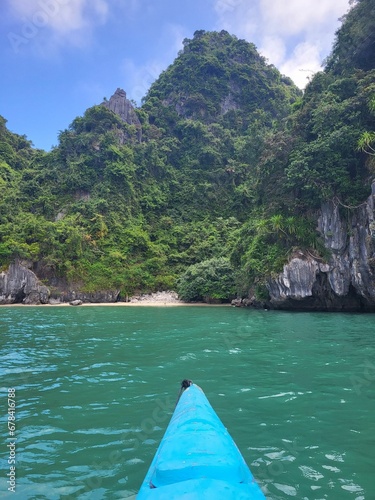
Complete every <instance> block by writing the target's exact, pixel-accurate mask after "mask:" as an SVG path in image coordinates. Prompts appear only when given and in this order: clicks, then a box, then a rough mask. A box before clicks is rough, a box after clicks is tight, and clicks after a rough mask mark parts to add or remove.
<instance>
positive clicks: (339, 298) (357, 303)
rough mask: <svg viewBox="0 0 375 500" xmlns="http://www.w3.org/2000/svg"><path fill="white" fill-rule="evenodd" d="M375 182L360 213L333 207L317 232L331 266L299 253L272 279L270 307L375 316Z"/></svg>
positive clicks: (329, 205) (325, 208)
mask: <svg viewBox="0 0 375 500" xmlns="http://www.w3.org/2000/svg"><path fill="white" fill-rule="evenodd" d="M374 208H375V182H374V183H373V184H372V193H371V196H370V197H369V198H368V199H367V201H366V202H365V203H363V204H362V205H361V206H359V207H357V208H356V209H348V208H344V207H342V206H340V204H338V203H334V202H328V203H324V204H323V205H322V207H321V211H320V216H319V219H318V230H319V231H320V233H321V235H322V237H323V238H324V244H325V247H326V248H327V250H328V251H329V253H330V257H329V258H328V261H327V262H323V261H321V260H320V259H317V258H314V257H313V256H312V255H309V254H304V253H302V252H300V253H299V254H298V253H296V254H295V255H294V256H293V258H292V259H291V260H290V261H289V262H288V264H286V265H285V266H284V269H283V272H282V273H280V274H279V276H277V277H276V278H275V279H271V280H269V282H268V283H267V289H268V292H269V295H270V300H269V302H268V303H267V305H268V306H269V307H272V308H275V309H304V310H306V309H307V310H327V311H375V213H374Z"/></svg>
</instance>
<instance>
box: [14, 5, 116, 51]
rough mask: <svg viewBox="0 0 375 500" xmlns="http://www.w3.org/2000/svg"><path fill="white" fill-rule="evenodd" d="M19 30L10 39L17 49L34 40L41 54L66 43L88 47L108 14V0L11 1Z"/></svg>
mask: <svg viewBox="0 0 375 500" xmlns="http://www.w3.org/2000/svg"><path fill="white" fill-rule="evenodd" d="M8 4H9V8H10V10H11V12H12V15H13V19H14V22H15V26H16V29H15V30H14V31H13V32H12V36H11V37H10V36H9V35H8V38H9V40H10V42H11V44H12V46H13V49H14V50H15V52H17V51H18V50H19V49H20V48H21V47H24V46H25V45H28V44H29V43H30V41H33V42H34V49H35V47H37V50H38V52H39V53H48V52H53V51H54V49H56V47H58V46H61V45H63V44H68V45H73V46H79V47H82V46H85V45H87V44H88V43H89V41H90V39H91V34H92V31H93V29H94V28H95V26H97V25H100V24H103V23H105V22H106V20H107V16H108V4H107V0H8Z"/></svg>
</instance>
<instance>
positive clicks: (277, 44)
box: [259, 35, 286, 67]
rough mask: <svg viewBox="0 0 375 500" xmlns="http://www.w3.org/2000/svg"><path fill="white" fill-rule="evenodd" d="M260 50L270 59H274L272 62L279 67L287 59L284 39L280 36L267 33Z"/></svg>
mask: <svg viewBox="0 0 375 500" xmlns="http://www.w3.org/2000/svg"><path fill="white" fill-rule="evenodd" d="M259 51H260V52H261V53H262V55H263V56H264V57H266V58H267V59H268V60H269V61H272V64H274V65H275V66H276V67H279V66H280V64H281V63H282V62H283V61H284V59H285V54H286V47H285V43H284V41H283V39H282V38H280V37H279V36H268V35H266V36H265V37H263V40H262V46H261V47H260V48H259Z"/></svg>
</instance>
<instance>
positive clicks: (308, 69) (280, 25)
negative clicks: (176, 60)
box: [215, 0, 349, 88]
mask: <svg viewBox="0 0 375 500" xmlns="http://www.w3.org/2000/svg"><path fill="white" fill-rule="evenodd" d="M348 8H349V0H254V1H251V2H250V1H249V0H215V11H216V14H217V18H218V22H217V29H226V30H227V31H229V32H230V33H232V34H234V35H237V36H239V37H242V38H245V39H246V40H248V41H249V42H253V43H255V45H257V46H258V47H259V50H260V52H261V53H262V55H264V56H265V57H266V58H267V59H268V61H269V62H270V63H272V64H274V65H275V66H276V67H277V68H279V69H280V71H281V72H283V73H285V74H287V75H288V76H290V77H291V78H292V79H293V80H294V81H295V83H296V84H297V85H298V86H300V87H301V88H303V87H304V86H305V85H306V83H307V81H308V80H307V78H308V77H309V76H310V77H311V75H312V73H313V72H316V71H319V70H320V67H321V63H322V61H323V59H324V58H325V57H326V56H327V55H328V54H329V52H330V50H331V47H332V42H333V39H334V33H335V31H336V30H337V28H338V27H339V22H338V19H339V18H340V17H341V16H342V15H343V14H345V13H346V12H347V10H348Z"/></svg>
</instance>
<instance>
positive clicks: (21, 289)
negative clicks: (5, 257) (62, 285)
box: [0, 261, 50, 304]
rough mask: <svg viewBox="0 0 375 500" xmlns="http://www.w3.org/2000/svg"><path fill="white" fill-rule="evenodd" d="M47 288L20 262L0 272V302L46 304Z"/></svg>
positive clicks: (47, 298) (47, 297) (48, 293)
mask: <svg viewBox="0 0 375 500" xmlns="http://www.w3.org/2000/svg"><path fill="white" fill-rule="evenodd" d="M49 295H50V292H49V289H48V288H47V287H46V286H45V285H43V284H42V283H41V282H40V281H39V280H38V278H37V277H36V275H35V274H34V273H33V272H32V271H31V270H30V269H28V268H27V267H25V266H24V265H23V264H22V263H21V262H18V261H16V262H13V263H12V264H11V265H10V266H9V268H8V269H7V270H6V271H2V272H1V273H0V304H47V303H48V301H49Z"/></svg>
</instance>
